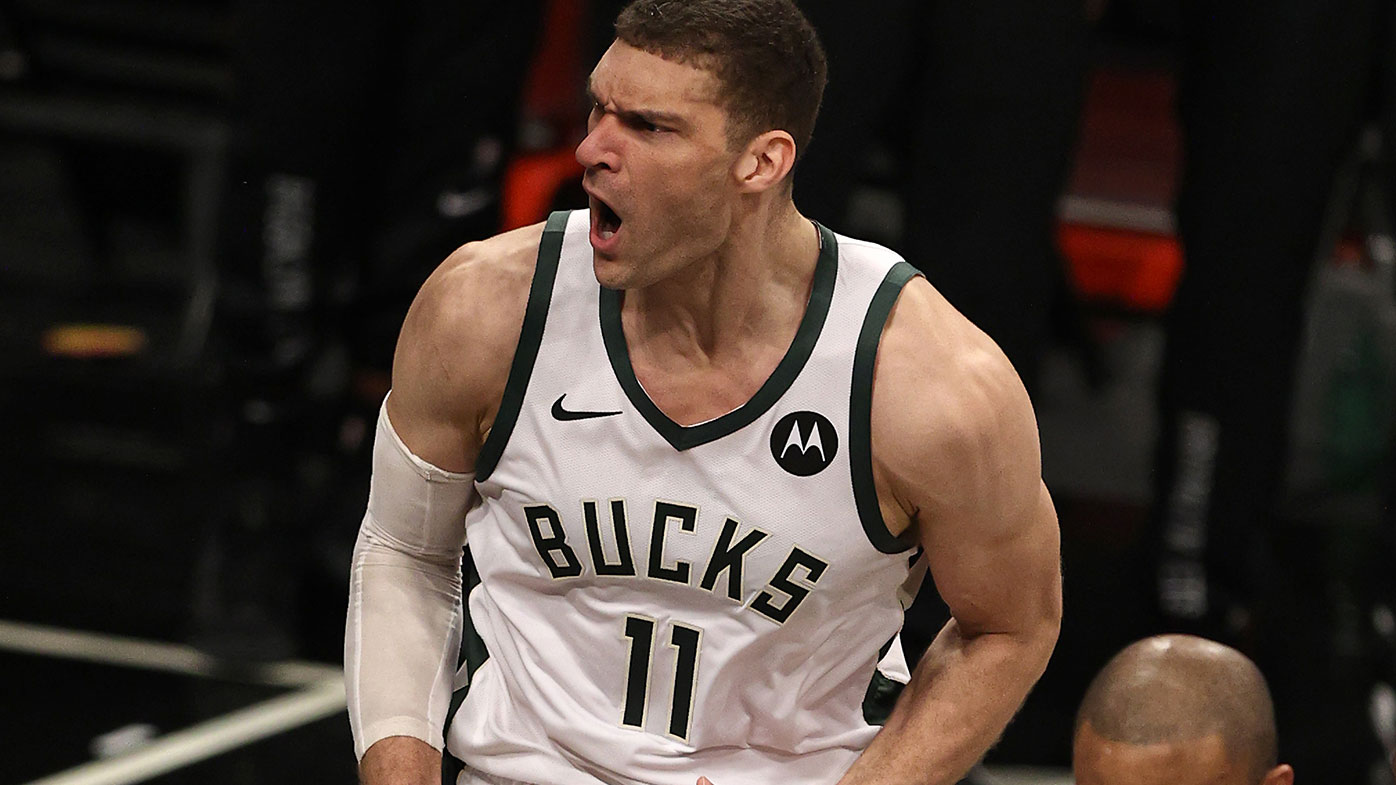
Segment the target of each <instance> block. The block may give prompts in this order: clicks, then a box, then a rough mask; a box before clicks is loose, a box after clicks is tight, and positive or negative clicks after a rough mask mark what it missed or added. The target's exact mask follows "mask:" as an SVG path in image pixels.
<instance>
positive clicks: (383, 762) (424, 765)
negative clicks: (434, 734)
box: [359, 736, 441, 785]
mask: <svg viewBox="0 0 1396 785" xmlns="http://www.w3.org/2000/svg"><path fill="white" fill-rule="evenodd" d="M359 782H360V783H362V785H441V753H440V752H439V751H437V750H436V749H434V748H433V747H432V746H431V745H430V744H427V743H426V742H424V741H422V740H421V739H415V738H411V737H409V736H390V737H388V738H386V739H383V740H381V741H379V742H377V743H376V744H374V745H373V746H372V747H370V748H369V749H368V752H366V753H364V758H363V760H362V761H360V762H359Z"/></svg>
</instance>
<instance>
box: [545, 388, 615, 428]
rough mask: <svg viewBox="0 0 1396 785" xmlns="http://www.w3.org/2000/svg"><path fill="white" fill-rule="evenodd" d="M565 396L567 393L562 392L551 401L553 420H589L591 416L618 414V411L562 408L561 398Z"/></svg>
mask: <svg viewBox="0 0 1396 785" xmlns="http://www.w3.org/2000/svg"><path fill="white" fill-rule="evenodd" d="M566 397H567V393H563V394H562V395H559V396H558V397H557V400H556V401H553V419H554V420H562V421H564V422H566V421H567V420H590V419H591V418H593V417H612V416H614V415H617V414H620V412H574V411H571V410H570V409H564V408H562V399H563V398H566Z"/></svg>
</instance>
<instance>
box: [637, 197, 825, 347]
mask: <svg viewBox="0 0 1396 785" xmlns="http://www.w3.org/2000/svg"><path fill="white" fill-rule="evenodd" d="M818 256H819V236H818V232H817V230H816V229H815V228H814V226H813V225H812V224H811V223H810V221H809V220H807V219H806V218H804V217H803V216H801V215H800V213H799V212H798V211H797V210H796V209H795V206H794V204H793V203H791V202H790V201H789V199H784V200H781V201H780V202H779V203H778V204H775V205H772V206H770V207H769V208H767V209H764V210H761V209H758V210H754V211H752V212H751V213H749V214H747V215H743V216H739V217H738V218H737V219H736V220H734V221H733V225H732V230H731V232H729V234H728V237H727V240H726V241H725V242H724V243H723V244H722V245H721V246H719V247H718V248H717V249H716V250H715V251H714V252H713V253H712V254H710V255H709V256H708V257H706V258H703V259H700V260H697V261H695V262H694V263H693V264H690V265H689V266H688V267H686V268H685V269H684V270H683V271H682V272H681V273H680V274H678V275H676V276H673V277H671V278H668V279H666V280H664V281H661V282H659V283H657V284H654V285H652V286H649V287H645V288H643V289H632V290H628V291H627V292H626V294H625V305H624V312H625V316H626V319H625V322H626V328H627V329H626V332H627V333H628V334H630V335H631V337H632V338H636V339H639V340H640V341H641V342H644V343H647V344H650V345H652V346H654V347H655V348H656V349H657V350H659V351H666V352H672V353H675V354H677V355H681V356H684V357H690V358H694V357H701V358H705V359H706V360H707V361H709V362H720V361H721V360H722V359H723V358H729V357H730V358H733V359H737V360H739V359H740V357H741V354H742V352H743V350H744V348H745V347H748V346H750V345H751V344H752V342H753V339H754V340H755V341H757V342H760V341H761V340H762V339H763V338H766V339H769V338H772V337H774V339H775V340H777V341H781V340H783V341H784V342H785V343H788V341H789V339H790V338H791V337H792V336H793V335H794V330H795V328H796V327H797V326H798V324H799V321H800V318H801V317H802V316H803V314H804V311H805V306H806V304H807V302H808V300H809V292H810V286H811V285H812V282H813V279H814V268H815V263H816V261H817V260H818ZM782 345H783V344H782Z"/></svg>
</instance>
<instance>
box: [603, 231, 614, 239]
mask: <svg viewBox="0 0 1396 785" xmlns="http://www.w3.org/2000/svg"><path fill="white" fill-rule="evenodd" d="M615 236H616V233H615V232H613V231H611V230H610V229H602V230H601V239H602V240H609V239H611V238H612V237H615Z"/></svg>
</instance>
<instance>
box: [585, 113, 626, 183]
mask: <svg viewBox="0 0 1396 785" xmlns="http://www.w3.org/2000/svg"><path fill="white" fill-rule="evenodd" d="M613 125H614V121H613V120H612V118H610V117H606V116H602V117H601V119H600V120H598V121H596V122H594V123H592V125H591V128H589V129H587V135H586V138H584V139H582V141H581V143H580V144H578V145H577V163H579V164H581V165H582V166H583V167H585V168H586V169H587V170H588V171H593V170H598V169H606V170H610V171H613V172H614V171H616V170H617V169H618V168H620V156H619V154H618V153H617V151H616V145H615V136H614V131H613V130H612V128H611V126H613Z"/></svg>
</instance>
